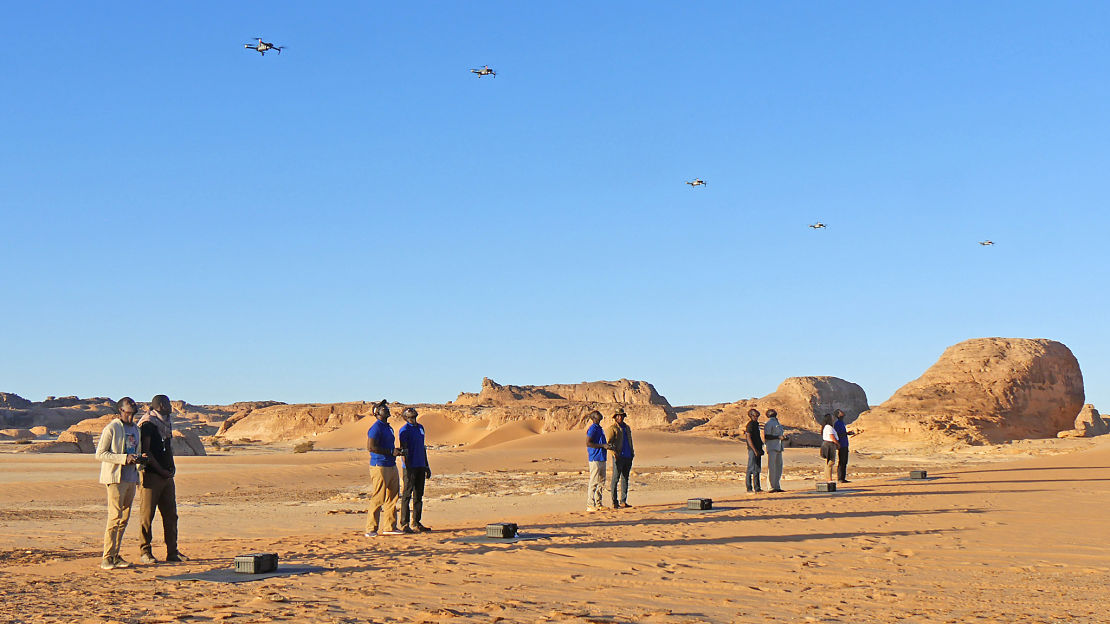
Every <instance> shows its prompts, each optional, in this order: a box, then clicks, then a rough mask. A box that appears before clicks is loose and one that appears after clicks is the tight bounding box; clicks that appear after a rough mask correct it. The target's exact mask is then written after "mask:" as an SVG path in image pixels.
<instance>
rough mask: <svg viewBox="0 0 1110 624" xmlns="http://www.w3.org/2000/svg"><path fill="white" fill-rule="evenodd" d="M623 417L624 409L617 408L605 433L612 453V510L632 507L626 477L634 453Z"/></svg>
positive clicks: (630, 432) (629, 470) (610, 487)
mask: <svg viewBox="0 0 1110 624" xmlns="http://www.w3.org/2000/svg"><path fill="white" fill-rule="evenodd" d="M625 417H626V414H625V413H624V408H623V407H618V408H617V411H616V412H614V413H613V424H612V425H610V426H609V429H608V430H607V431H606V432H605V437H606V438H608V440H609V450H610V451H612V453H613V479H612V480H611V481H609V493H610V494H611V495H612V499H613V509H619V508H621V507H631V506H632V505H629V504H628V476H629V474H630V473H631V472H632V458H633V457H634V456H635V455H636V453H635V451H634V450H633V448H632V429H631V428H630V427H629V426H628V425H626V424H625V423H624V419H625ZM618 484H619V485H620V496H619V497H618V496H617V486H618Z"/></svg>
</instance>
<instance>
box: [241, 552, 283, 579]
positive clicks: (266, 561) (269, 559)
mask: <svg viewBox="0 0 1110 624" xmlns="http://www.w3.org/2000/svg"><path fill="white" fill-rule="evenodd" d="M277 563H278V560H277V553H254V554H253V555H239V556H237V557H235V571H236V572H240V573H242V574H262V573H264V572H273V571H274V570H276V569H277Z"/></svg>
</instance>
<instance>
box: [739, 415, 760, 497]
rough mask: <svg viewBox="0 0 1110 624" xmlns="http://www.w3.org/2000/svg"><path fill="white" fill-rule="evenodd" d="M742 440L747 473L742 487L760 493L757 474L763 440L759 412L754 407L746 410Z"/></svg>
mask: <svg viewBox="0 0 1110 624" xmlns="http://www.w3.org/2000/svg"><path fill="white" fill-rule="evenodd" d="M744 440H745V441H746V442H747V444H748V471H747V472H746V473H745V474H744V485H745V486H746V487H747V488H748V491H749V492H762V491H763V490H762V489H760V487H759V473H760V471H761V470H762V469H763V466H762V464H763V438H761V437H760V435H759V410H757V409H755V408H754V407H753V408H752V409H750V410H748V424H747V426H746V427H745V428H744Z"/></svg>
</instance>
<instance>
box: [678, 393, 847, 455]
mask: <svg viewBox="0 0 1110 624" xmlns="http://www.w3.org/2000/svg"><path fill="white" fill-rule="evenodd" d="M753 407H754V408H755V409H758V410H759V411H760V413H761V414H763V415H764V416H762V417H761V418H760V422H766V420H767V419H766V416H765V414H766V412H767V410H768V409H770V408H774V409H775V411H777V412H778V415H779V422H781V423H782V424H783V426H785V427H788V428H793V429H798V430H803V431H819V430H820V428H821V426H820V424H819V423H820V419H821V417H822V416H824V415H825V414H831V413H833V412H835V411H836V410H838V409H840V410H844V420H845V422H848V423H851V422H852V421H854V420H855V419H856V418H857V417H858V416H859V415H860V413H861V412H863V411H866V410H867V408H868V405H867V393H866V392H864V391H863V388H861V387H860V386H859V385H858V384H854V383H852V382H850V381H845V380H843V379H841V378H839V377H788V378H786V379H785V380H783V382H782V383H780V384H779V387H778V388H777V389H776V390H775V391H774V392H772V393H771V394H768V395H767V396H764V397H761V398H758V399H741V400H739V401H736V402H733V403H721V404H717V405H706V406H697V407H691V408H689V409H686V410H684V411H683V414H682V416H683V417H684V418H687V419H691V424H693V423H696V422H697V420H701V419H704V420H705V422H704V424H697V425H696V428H697V429H700V430H705V431H720V432H723V431H735V430H737V429H743V427H744V425H745V424H747V422H748V410H749V409H751V408H753ZM798 439H799V440H802V439H803V437H802V436H799V437H798ZM804 439H806V440H811V439H812V437H811V436H806V437H805V438H804Z"/></svg>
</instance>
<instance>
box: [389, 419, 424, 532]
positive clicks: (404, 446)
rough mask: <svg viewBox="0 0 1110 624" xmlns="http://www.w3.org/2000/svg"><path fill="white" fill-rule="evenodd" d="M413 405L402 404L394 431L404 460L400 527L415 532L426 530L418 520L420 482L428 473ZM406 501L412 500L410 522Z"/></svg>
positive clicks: (421, 504)
mask: <svg viewBox="0 0 1110 624" xmlns="http://www.w3.org/2000/svg"><path fill="white" fill-rule="evenodd" d="M417 416H419V414H417V412H416V409H414V408H411V407H406V408H405V411H403V412H401V418H404V419H405V424H404V425H403V426H402V427H401V430H400V431H398V432H397V438H398V439H399V440H400V441H401V457H403V458H404V460H405V478H404V483H405V488H404V490H403V491H402V493H401V531H402V532H404V533H416V532H417V531H420V532H424V531H430V530H431V529H429V528H428V527H426V526H424V525H423V524H420V516H421V514H422V513H423V511H424V482H425V480H427V479H430V478H431V477H432V469H431V468H429V467H428V450H427V448H426V447H425V446H424V425H421V424H420V423H418V422H416V417H417ZM409 501H411V502H412V524H411V525H410V524H409Z"/></svg>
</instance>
